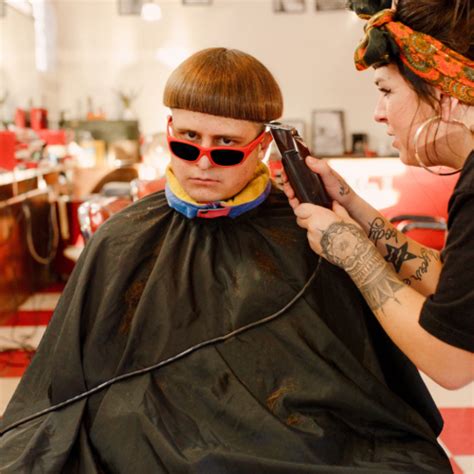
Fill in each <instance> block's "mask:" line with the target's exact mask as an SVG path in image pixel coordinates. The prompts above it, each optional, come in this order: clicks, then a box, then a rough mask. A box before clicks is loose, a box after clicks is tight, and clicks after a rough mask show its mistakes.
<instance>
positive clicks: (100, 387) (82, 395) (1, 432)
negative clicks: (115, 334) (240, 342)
mask: <svg viewBox="0 0 474 474" xmlns="http://www.w3.org/2000/svg"><path fill="white" fill-rule="evenodd" d="M321 260H322V258H321V257H320V258H319V260H318V263H317V264H316V268H315V269H314V271H313V273H312V274H311V276H310V277H309V279H308V281H307V282H306V283H305V284H304V286H303V288H302V289H301V290H300V291H299V292H298V293H297V294H296V296H294V297H293V298H292V299H291V300H290V301H289V302H288V303H287V304H286V305H285V306H283V308H281V309H279V310H278V311H277V312H275V313H273V314H271V315H269V316H266V317H265V318H263V319H259V320H258V321H254V322H253V323H249V324H246V325H245V326H242V327H241V328H238V329H235V330H234V331H231V332H229V333H227V334H225V335H223V336H218V337H214V338H213V339H208V340H207V341H203V342H200V343H199V344H196V345H194V346H191V347H189V348H188V349H185V350H184V351H182V352H180V353H178V354H176V355H174V356H172V357H169V358H168V359H165V360H162V361H161V362H158V363H157V364H154V365H151V366H149V367H145V368H143V369H138V370H134V371H132V372H128V373H126V374H122V375H119V376H117V377H114V378H112V379H110V380H107V381H105V382H103V383H101V384H99V385H97V386H96V387H94V388H91V389H90V390H87V391H85V392H82V393H79V394H78V395H75V396H74V397H71V398H69V399H67V400H65V401H63V402H60V403H57V404H56V405H53V406H51V407H48V408H45V409H44V410H40V411H38V412H36V413H33V414H32V415H29V416H26V417H25V418H22V419H20V420H18V421H15V422H14V423H11V424H10V425H8V426H7V427H5V428H3V429H2V430H0V436H3V435H4V434H5V433H7V432H8V431H10V430H12V429H13V428H16V427H17V426H20V425H22V424H24V423H27V422H28V421H31V420H34V419H36V418H38V417H40V416H42V415H46V414H48V413H51V412H53V411H56V410H59V409H60V408H63V407H65V406H67V405H70V404H71V403H75V402H77V401H79V400H82V399H83V398H86V397H89V396H90V395H93V394H94V393H97V392H99V391H100V390H103V389H104V388H107V387H110V386H111V385H112V384H114V383H117V382H121V381H122V380H126V379H129V378H131V377H135V376H137V375H142V374H145V373H147V372H151V371H152V370H155V369H159V368H161V367H163V366H165V365H168V364H170V363H171V362H174V361H176V360H178V359H181V358H183V357H184V356H187V355H188V354H191V353H192V352H194V351H197V350H198V349H201V348H203V347H206V346H210V345H211V344H217V343H219V342H224V341H227V340H228V339H230V338H231V337H235V336H237V335H239V334H242V333H243V332H244V331H247V330H249V329H252V328H254V327H256V326H260V325H262V324H265V323H268V322H269V321H272V320H274V319H276V318H278V317H279V316H281V315H282V314H283V313H284V312H285V311H286V310H287V309H288V308H290V307H291V306H292V305H293V304H294V303H296V301H298V300H299V299H300V298H301V296H303V294H304V292H305V291H306V289H307V288H308V287H309V285H311V283H312V282H313V280H314V279H315V278H316V275H317V273H318V271H319V267H320V265H321Z"/></svg>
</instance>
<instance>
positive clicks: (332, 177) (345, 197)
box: [283, 156, 358, 210]
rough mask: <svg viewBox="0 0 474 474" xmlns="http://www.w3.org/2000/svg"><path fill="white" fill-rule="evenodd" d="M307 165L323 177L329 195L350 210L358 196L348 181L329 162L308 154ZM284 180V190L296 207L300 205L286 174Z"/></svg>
mask: <svg viewBox="0 0 474 474" xmlns="http://www.w3.org/2000/svg"><path fill="white" fill-rule="evenodd" d="M306 165H307V166H308V168H309V169H310V170H311V171H313V173H317V174H318V175H319V176H320V177H321V179H322V181H323V184H324V187H325V188H326V191H327V193H328V194H329V197H330V198H331V199H332V200H334V201H337V202H338V203H339V204H342V206H344V207H345V208H346V209H349V210H350V208H351V207H352V205H353V203H354V202H355V200H356V198H357V197H358V196H357V194H356V193H355V192H354V191H353V189H352V188H351V187H350V186H349V185H348V184H347V183H346V181H345V180H344V179H343V178H342V177H341V176H340V175H339V174H338V173H336V172H335V171H334V170H333V169H332V168H331V167H330V166H329V164H328V162H327V161H326V160H322V159H316V158H313V157H312V156H308V157H306ZM283 180H284V184H283V190H284V191H285V194H286V195H287V197H288V198H289V199H290V204H291V205H292V207H293V208H294V207H296V206H297V205H298V201H297V200H295V193H294V191H293V189H292V187H291V185H290V184H289V183H288V180H287V179H286V175H283Z"/></svg>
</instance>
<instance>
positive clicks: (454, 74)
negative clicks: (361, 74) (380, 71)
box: [354, 10, 474, 105]
mask: <svg viewBox="0 0 474 474" xmlns="http://www.w3.org/2000/svg"><path fill="white" fill-rule="evenodd" d="M394 14H395V11H394V10H382V11H380V12H378V13H376V14H375V15H373V16H372V17H371V18H370V19H369V21H368V23H367V25H366V26H365V28H364V31H365V37H364V39H363V40H362V41H361V43H360V44H359V46H358V47H357V49H356V51H355V55H354V60H355V65H356V68H357V69H358V70H359V71H363V70H364V69H367V68H368V67H370V66H380V65H383V64H387V63H389V62H390V58H391V57H393V56H395V55H398V56H399V57H400V59H401V60H402V61H403V63H404V64H405V65H406V66H407V67H408V68H409V69H410V70H411V71H412V72H413V73H414V74H416V75H417V76H419V77H420V78H421V79H423V80H425V81H426V82H428V83H429V84H431V85H432V86H434V87H436V88H438V89H440V90H441V91H443V92H444V93H446V94H448V95H450V96H453V97H456V98H457V99H459V100H460V101H461V102H464V103H466V104H469V105H474V61H472V60H470V59H468V58H466V57H464V56H462V55H461V54H459V53H456V52H455V51H453V50H452V49H449V48H448V47H447V46H445V45H444V44H443V43H441V42H440V41H438V40H437V39H435V38H433V37H431V36H429V35H426V34H424V33H418V32H416V31H413V30H412V29H411V28H410V27H408V26H406V25H404V24H403V23H401V22H399V21H393V17H394Z"/></svg>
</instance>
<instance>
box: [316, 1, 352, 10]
mask: <svg viewBox="0 0 474 474" xmlns="http://www.w3.org/2000/svg"><path fill="white" fill-rule="evenodd" d="M315 2H316V11H330V10H347V4H348V1H347V0H315Z"/></svg>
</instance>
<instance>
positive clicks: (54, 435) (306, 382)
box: [0, 190, 451, 474]
mask: <svg viewBox="0 0 474 474" xmlns="http://www.w3.org/2000/svg"><path fill="white" fill-rule="evenodd" d="M317 262H318V257H317V255H316V254H314V253H313V252H312V251H311V249H310V248H309V246H308V243H307V239H306V233H305V231H303V230H302V229H300V228H299V227H298V226H297V225H296V222H295V217H294V215H293V212H292V210H291V209H290V207H289V205H288V203H287V200H286V198H285V197H284V195H283V194H282V193H281V192H280V191H276V190H274V191H272V193H271V194H270V196H269V198H268V199H267V200H266V201H265V202H264V203H263V204H262V205H261V206H259V207H258V208H256V209H254V210H252V211H249V212H248V213H246V214H244V215H242V216H240V217H238V218H236V219H229V218H226V217H224V218H216V219H199V218H197V219H192V220H190V219H187V218H185V217H184V216H182V215H181V214H179V213H177V212H176V211H174V210H173V209H171V208H169V206H168V205H167V202H166V199H165V197H164V194H163V193H157V194H154V195H151V196H148V197H147V198H145V199H143V200H142V201H140V202H138V203H136V204H134V205H132V206H131V207H129V208H127V209H125V210H124V211H122V212H121V213H119V214H117V215H115V216H114V217H112V218H111V219H110V220H108V221H107V222H106V223H105V224H104V225H103V226H102V227H101V228H100V229H99V231H98V232H97V233H96V235H95V236H94V237H93V239H92V240H91V242H90V243H89V244H88V245H87V247H86V248H85V250H84V252H83V255H82V256H81V258H80V260H79V262H78V264H77V266H76V268H75V270H74V272H73V275H72V276H71V278H70V280H69V282H68V284H67V287H66V289H65V291H64V293H63V295H62V297H61V299H60V302H59V304H58V307H57V309H56V311H55V314H54V316H53V319H52V321H51V323H50V324H49V326H48V328H47V331H46V334H45V336H44V338H43V340H42V342H41V344H40V347H39V349H38V352H37V354H36V356H35V358H34V359H33V361H32V363H31V365H30V367H29V368H28V370H27V372H26V374H25V376H24V377H23V379H22V381H21V383H20V385H19V388H18V390H17V391H16V393H15V395H14V397H13V399H12V401H11V403H10V405H9V407H8V409H7V412H6V414H5V416H4V418H3V420H2V429H5V428H6V427H7V426H8V425H10V424H12V423H13V422H15V421H17V420H19V419H21V418H24V417H26V416H28V415H31V414H33V413H35V412H37V411H39V410H41V409H44V408H46V407H49V406H51V405H53V404H56V403H59V402H62V401H64V400H66V399H69V398H70V397H73V396H75V395H77V394H79V393H81V392H84V391H85V390H88V389H91V388H93V387H95V386H97V385H99V384H101V383H102V382H104V381H106V380H108V379H110V378H113V377H115V376H117V375H121V374H125V373H127V372H130V371H133V370H136V369H140V368H144V367H147V366H150V365H153V364H156V363H157V362H160V361H163V360H165V359H167V358H170V357H172V356H174V355H176V354H178V353H180V352H182V351H184V350H186V349H187V348H189V347H191V346H194V345H196V344H198V343H201V342H203V341H206V340H209V339H211V338H214V337H217V336H221V335H225V334H227V333H229V332H230V331H233V330H235V329H237V328H240V327H242V326H244V325H246V324H248V323H251V322H254V321H258V320H259V319H262V318H264V317H266V316H268V315H270V314H272V313H275V312H277V311H278V310H279V309H280V308H282V307H284V306H285V305H286V304H287V303H288V302H289V301H290V300H291V299H292V298H293V297H294V296H295V295H297V294H298V292H299V291H300V290H301V289H302V288H303V287H304V285H305V282H306V281H308V279H309V278H310V276H311V274H312V273H313V271H314V270H315V268H316V266H317ZM440 428H441V420H440V417H439V414H438V412H437V410H436V408H435V406H434V404H433V402H432V400H431V398H430V396H429V394H428V392H427V390H426V388H425V386H424V385H423V383H422V381H421V380H420V378H419V376H418V373H417V371H416V369H415V368H414V367H413V365H412V364H411V363H410V362H409V361H408V360H407V359H406V358H405V357H404V356H403V355H402V354H401V353H400V352H399V351H398V350H397V349H396V347H395V346H394V345H393V344H392V343H391V342H390V340H389V339H388V338H387V336H386V335H385V334H384V332H383V331H382V329H381V328H380V327H379V326H378V323H377V321H376V319H375V317H374V316H373V315H372V314H371V312H370V310H369V308H368V307H367V306H366V304H365V302H364V301H363V299H362V297H361V296H360V294H359V292H358V290H357V288H356V287H355V286H354V285H353V284H352V282H351V280H350V279H349V278H348V277H347V276H346V274H345V273H344V272H343V271H342V270H340V269H338V268H336V267H335V266H333V265H331V264H329V263H328V262H326V261H322V262H321V265H320V266H319V269H318V273H317V275H316V278H315V279H314V281H313V283H312V284H311V285H310V286H309V287H308V289H307V290H306V291H305V293H304V294H303V295H302V296H301V297H300V298H299V299H298V300H297V301H296V302H295V303H294V305H293V306H292V307H290V308H289V309H288V310H287V311H286V312H284V313H283V314H282V315H281V316H279V317H278V318H277V319H274V320H273V321H271V322H267V323H266V324H263V325H260V326H256V327H253V328H251V329H248V330H247V331H246V332H243V333H241V334H239V335H237V336H234V337H231V338H230V339H228V340H226V341H225V342H220V343H216V344H212V345H208V346H205V347H202V348H200V349H198V350H196V351H194V352H192V353H190V354H188V355H187V356H185V357H182V358H180V359H178V360H176V361H174V362H171V363H169V364H168V365H165V366H164V367H161V368H159V369H156V370H154V371H151V372H149V373H145V374H142V375H139V376H136V377H134V378H131V379H128V380H125V381H121V382H117V383H116V384H114V385H112V386H111V387H109V388H106V389H104V390H102V391H100V392H98V393H96V394H94V395H91V396H90V397H88V398H87V399H82V400H80V401H77V402H75V403H72V404H70V405H68V406H67V407H65V408H62V409H60V410H57V411H54V412H52V413H49V414H46V415H42V416H40V417H39V418H36V419H34V420H32V421H29V422H27V423H24V424H23V425H21V426H18V427H16V428H14V429H11V430H9V431H8V432H6V433H5V434H4V435H3V436H2V437H1V439H0V442H1V452H0V472H2V473H3V474H7V473H15V474H18V473H28V474H29V473H34V474H36V473H59V472H61V473H67V474H74V473H84V474H94V473H127V474H144V473H170V474H180V473H203V474H223V473H224V474H226V473H239V474H240V473H251V474H254V473H256V474H257V473H280V474H283V473H285V474H290V473H291V474H293V473H313V472H317V473H351V474H352V473H374V474H383V473H392V472H404V473H405V472H412V473H416V474H419V473H423V472H451V471H450V468H449V463H448V460H447V458H446V456H445V454H444V452H443V451H442V449H441V448H440V446H439V445H438V444H437V442H436V436H437V434H439V431H440Z"/></svg>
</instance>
